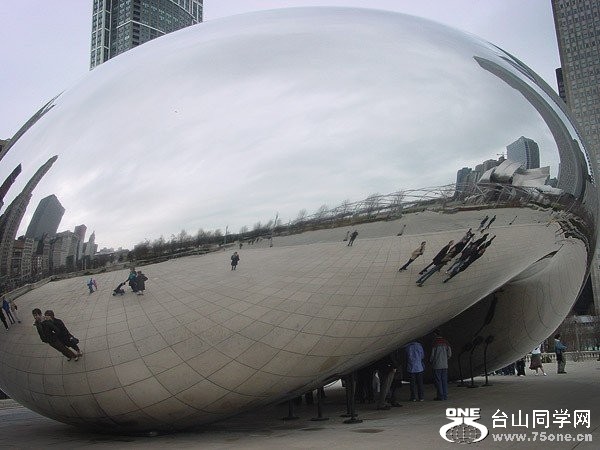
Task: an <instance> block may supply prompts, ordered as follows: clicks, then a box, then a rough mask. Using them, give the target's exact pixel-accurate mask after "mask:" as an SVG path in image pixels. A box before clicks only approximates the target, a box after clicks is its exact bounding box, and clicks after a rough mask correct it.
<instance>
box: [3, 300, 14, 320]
mask: <svg viewBox="0 0 600 450" xmlns="http://www.w3.org/2000/svg"><path fill="white" fill-rule="evenodd" d="M2 309H3V310H4V315H5V316H6V317H7V318H8V320H9V321H10V323H11V325H12V324H14V323H15V318H14V317H13V315H12V312H11V311H10V304H9V303H8V300H6V296H4V295H3V296H2Z"/></svg>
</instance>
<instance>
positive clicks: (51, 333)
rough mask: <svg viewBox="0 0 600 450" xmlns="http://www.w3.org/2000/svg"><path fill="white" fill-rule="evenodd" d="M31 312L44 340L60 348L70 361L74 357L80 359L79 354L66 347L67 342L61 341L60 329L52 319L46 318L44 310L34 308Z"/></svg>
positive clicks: (35, 325)
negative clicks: (43, 314) (43, 313)
mask: <svg viewBox="0 0 600 450" xmlns="http://www.w3.org/2000/svg"><path fill="white" fill-rule="evenodd" d="M31 314H32V315H33V318H34V320H35V321H34V322H33V326H34V327H35V328H36V329H37V332H38V334H39V335H40V339H41V340H42V342H45V343H46V344H48V345H49V346H50V347H52V348H55V349H56V350H58V351H59V352H60V353H62V354H63V355H65V356H66V357H67V360H69V361H71V359H72V358H75V361H77V360H78V359H79V356H77V355H76V354H75V353H73V350H71V349H68V348H67V347H65V344H63V343H62V342H61V341H60V339H59V336H60V330H59V329H58V327H57V326H56V325H54V324H53V323H52V321H50V320H45V318H44V316H42V311H41V310H40V309H39V308H35V309H34V310H32V311H31Z"/></svg>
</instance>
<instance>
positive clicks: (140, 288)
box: [135, 270, 148, 295]
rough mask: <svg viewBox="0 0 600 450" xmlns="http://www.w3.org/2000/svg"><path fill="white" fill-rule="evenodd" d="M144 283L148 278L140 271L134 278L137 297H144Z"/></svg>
mask: <svg viewBox="0 0 600 450" xmlns="http://www.w3.org/2000/svg"><path fill="white" fill-rule="evenodd" d="M146 281H148V277H147V276H146V275H144V274H143V273H142V271H141V270H138V272H137V275H136V276H135V285H136V287H137V294H138V295H144V291H145V290H146Z"/></svg>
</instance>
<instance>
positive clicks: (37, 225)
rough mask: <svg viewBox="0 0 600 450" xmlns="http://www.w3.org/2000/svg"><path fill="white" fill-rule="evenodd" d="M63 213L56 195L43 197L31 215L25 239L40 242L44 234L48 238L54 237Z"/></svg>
mask: <svg viewBox="0 0 600 450" xmlns="http://www.w3.org/2000/svg"><path fill="white" fill-rule="evenodd" d="M64 213H65V208H63V206H62V205H61V204H60V202H59V201H58V198H56V195H54V194H52V195H49V196H48V197H44V198H43V199H41V200H40V203H39V204H38V207H37V208H36V210H35V212H34V213H33V218H32V219H31V222H29V226H28V227H27V231H26V233H25V237H28V238H33V239H35V240H40V239H41V238H42V236H43V235H44V234H47V235H48V236H49V237H52V236H54V235H56V232H57V231H58V226H59V225H60V221H61V219H62V216H63V214H64Z"/></svg>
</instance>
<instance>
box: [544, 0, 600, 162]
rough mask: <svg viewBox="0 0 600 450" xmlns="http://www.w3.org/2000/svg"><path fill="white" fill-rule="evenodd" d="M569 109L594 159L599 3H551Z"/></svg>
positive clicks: (599, 113)
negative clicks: (590, 148) (585, 138)
mask: <svg viewBox="0 0 600 450" xmlns="http://www.w3.org/2000/svg"><path fill="white" fill-rule="evenodd" d="M552 10H553V13H554V25H555V27H556V37H557V39H558V50H559V53H560V63H561V66H562V67H561V68H562V76H563V82H564V86H565V93H566V98H567V104H568V105H569V109H570V110H571V112H572V113H573V115H574V116H575V118H576V119H577V122H578V123H579V125H580V129H581V130H582V132H583V134H584V136H585V137H587V141H588V143H589V144H590V145H591V147H592V151H593V152H594V153H595V154H596V158H598V156H599V152H600V92H599V88H600V40H599V37H600V2H598V0H552Z"/></svg>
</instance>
